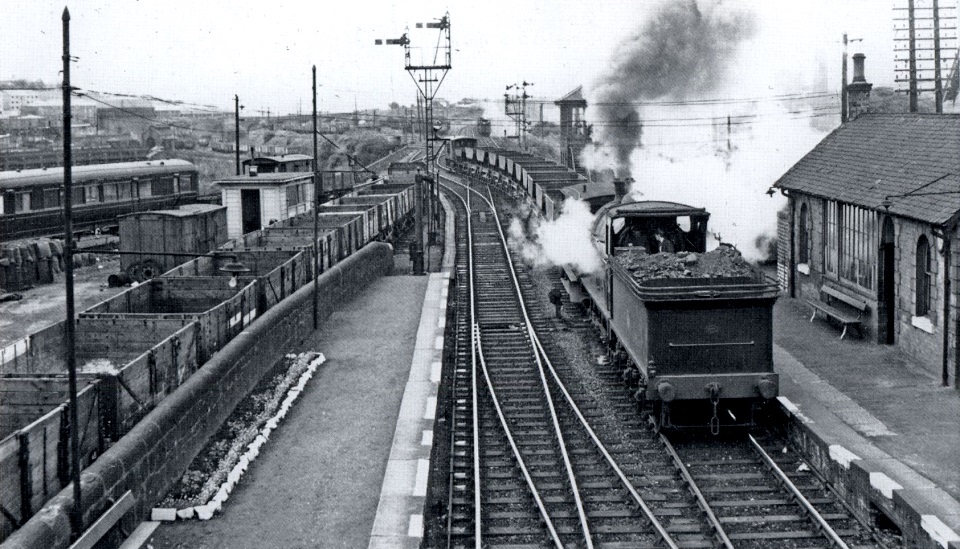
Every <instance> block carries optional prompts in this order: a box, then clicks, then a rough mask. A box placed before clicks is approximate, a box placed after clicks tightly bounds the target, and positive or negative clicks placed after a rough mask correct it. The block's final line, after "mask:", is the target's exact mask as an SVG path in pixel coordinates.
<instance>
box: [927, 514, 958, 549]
mask: <svg viewBox="0 0 960 549" xmlns="http://www.w3.org/2000/svg"><path fill="white" fill-rule="evenodd" d="M920 527H921V528H923V530H924V531H925V532H926V533H927V534H930V539H932V540H933V541H935V542H937V543H939V544H940V545H941V546H942V547H943V548H944V549H947V546H948V545H949V544H950V542H951V541H960V536H958V535H957V533H956V532H954V531H953V530H951V529H950V527H949V526H947V525H946V524H944V523H943V521H942V520H940V519H939V518H937V516H936V515H921V516H920Z"/></svg>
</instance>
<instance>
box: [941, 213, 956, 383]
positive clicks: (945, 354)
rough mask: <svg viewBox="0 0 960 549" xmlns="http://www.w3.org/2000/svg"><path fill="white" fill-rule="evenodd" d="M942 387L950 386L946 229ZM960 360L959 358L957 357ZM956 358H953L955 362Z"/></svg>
mask: <svg viewBox="0 0 960 549" xmlns="http://www.w3.org/2000/svg"><path fill="white" fill-rule="evenodd" d="M940 238H941V239H942V241H943V379H942V382H943V386H944V387H948V386H949V385H950V297H951V295H950V292H951V289H952V285H951V284H950V259H951V254H950V245H951V243H950V236H949V234H948V233H947V231H946V229H944V231H943V236H941V237H940ZM958 358H960V357H958ZM956 359H957V358H955V360H956Z"/></svg>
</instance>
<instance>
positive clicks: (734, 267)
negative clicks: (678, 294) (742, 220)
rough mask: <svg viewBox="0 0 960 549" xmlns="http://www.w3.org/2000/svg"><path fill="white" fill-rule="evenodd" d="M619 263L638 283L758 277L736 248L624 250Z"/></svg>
mask: <svg viewBox="0 0 960 549" xmlns="http://www.w3.org/2000/svg"><path fill="white" fill-rule="evenodd" d="M616 260H617V262H618V263H620V265H622V266H623V268H625V269H626V270H627V271H629V272H630V274H631V276H633V278H634V279H635V280H637V281H640V282H643V281H645V280H656V279H664V278H727V277H753V276H756V271H755V269H754V267H753V266H752V265H751V264H750V263H748V262H747V260H745V259H744V258H743V256H742V255H740V251H739V250H737V249H736V248H734V247H733V246H728V245H720V247H718V248H717V249H715V250H711V251H709V252H706V253H702V254H698V253H694V252H679V253H667V252H661V253H658V254H648V253H646V252H644V251H643V250H629V251H621V252H619V253H618V254H617V256H616Z"/></svg>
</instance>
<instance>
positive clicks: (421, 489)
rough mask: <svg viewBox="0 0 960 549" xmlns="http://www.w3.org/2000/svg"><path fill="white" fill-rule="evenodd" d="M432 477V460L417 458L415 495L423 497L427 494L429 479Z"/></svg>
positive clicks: (414, 483) (414, 484)
mask: <svg viewBox="0 0 960 549" xmlns="http://www.w3.org/2000/svg"><path fill="white" fill-rule="evenodd" d="M429 477H430V460H429V459H418V460H417V476H416V480H414V482H413V495H414V496H419V497H423V496H426V495H427V480H428V478H429Z"/></svg>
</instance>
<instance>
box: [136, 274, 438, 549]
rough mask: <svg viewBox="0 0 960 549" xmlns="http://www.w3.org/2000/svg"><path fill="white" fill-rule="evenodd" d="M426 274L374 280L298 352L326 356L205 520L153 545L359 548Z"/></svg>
mask: <svg viewBox="0 0 960 549" xmlns="http://www.w3.org/2000/svg"><path fill="white" fill-rule="evenodd" d="M426 287H427V277H413V276H393V277H386V278H381V279H379V280H377V281H376V282H374V283H373V284H372V285H371V286H370V288H369V289H368V290H367V291H365V292H364V293H363V295H361V296H358V297H357V298H356V299H354V300H353V301H352V302H350V303H348V304H347V305H346V306H344V307H343V309H342V310H341V311H338V312H335V313H334V314H333V315H331V317H330V318H328V319H327V320H326V321H325V322H324V323H323V325H322V326H321V329H320V330H319V331H318V332H317V334H316V335H315V336H314V337H313V338H312V340H310V341H308V342H307V343H306V344H304V346H303V348H302V349H299V350H303V351H308V350H313V351H318V352H322V353H324V355H326V358H327V362H326V363H325V364H324V365H323V366H321V367H320V369H319V370H318V371H317V374H316V375H315V376H314V377H313V379H312V380H311V381H310V383H309V384H308V385H307V388H306V391H305V392H304V393H303V395H301V397H300V400H299V401H298V402H297V404H296V405H294V407H293V409H292V410H291V412H290V414H288V415H287V417H286V420H285V421H284V422H283V423H281V424H280V426H279V428H278V429H277V430H276V431H275V432H274V434H273V436H272V437H271V438H270V441H269V442H268V443H267V445H266V446H265V449H264V450H262V451H261V453H260V456H259V457H258V458H257V460H256V461H255V462H254V464H253V465H252V466H251V468H250V470H248V472H247V474H246V475H245V476H244V478H243V479H242V480H241V481H240V484H239V486H238V488H237V489H236V490H235V491H234V492H233V494H231V496H230V499H229V500H228V501H227V503H226V505H225V506H224V510H223V512H221V513H220V514H218V515H217V516H216V517H215V518H214V519H213V520H210V521H207V522H199V521H193V522H181V523H169V524H164V525H162V526H161V527H160V528H158V529H157V531H156V532H155V533H154V535H153V536H152V537H151V539H150V540H149V541H148V545H147V547H153V549H174V548H176V549H186V548H191V549H214V548H218V549H219V548H223V549H226V548H231V549H243V548H258V549H259V548H273V547H277V548H291V549H292V548H299V547H311V548H312V547H366V545H367V540H368V538H369V535H370V530H371V527H372V525H373V519H374V516H375V514H376V510H377V503H378V501H379V498H380V487H381V483H382V481H383V473H384V469H385V468H386V463H387V458H388V456H389V453H390V444H391V441H392V440H393V434H394V427H395V421H396V417H397V412H398V411H399V409H400V400H401V397H402V396H403V389H404V385H405V384H406V381H407V376H408V373H409V369H410V363H411V360H412V357H413V349H414V344H415V340H416V333H417V326H418V323H419V321H420V310H421V306H422V302H423V296H424V292H425V291H426Z"/></svg>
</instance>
